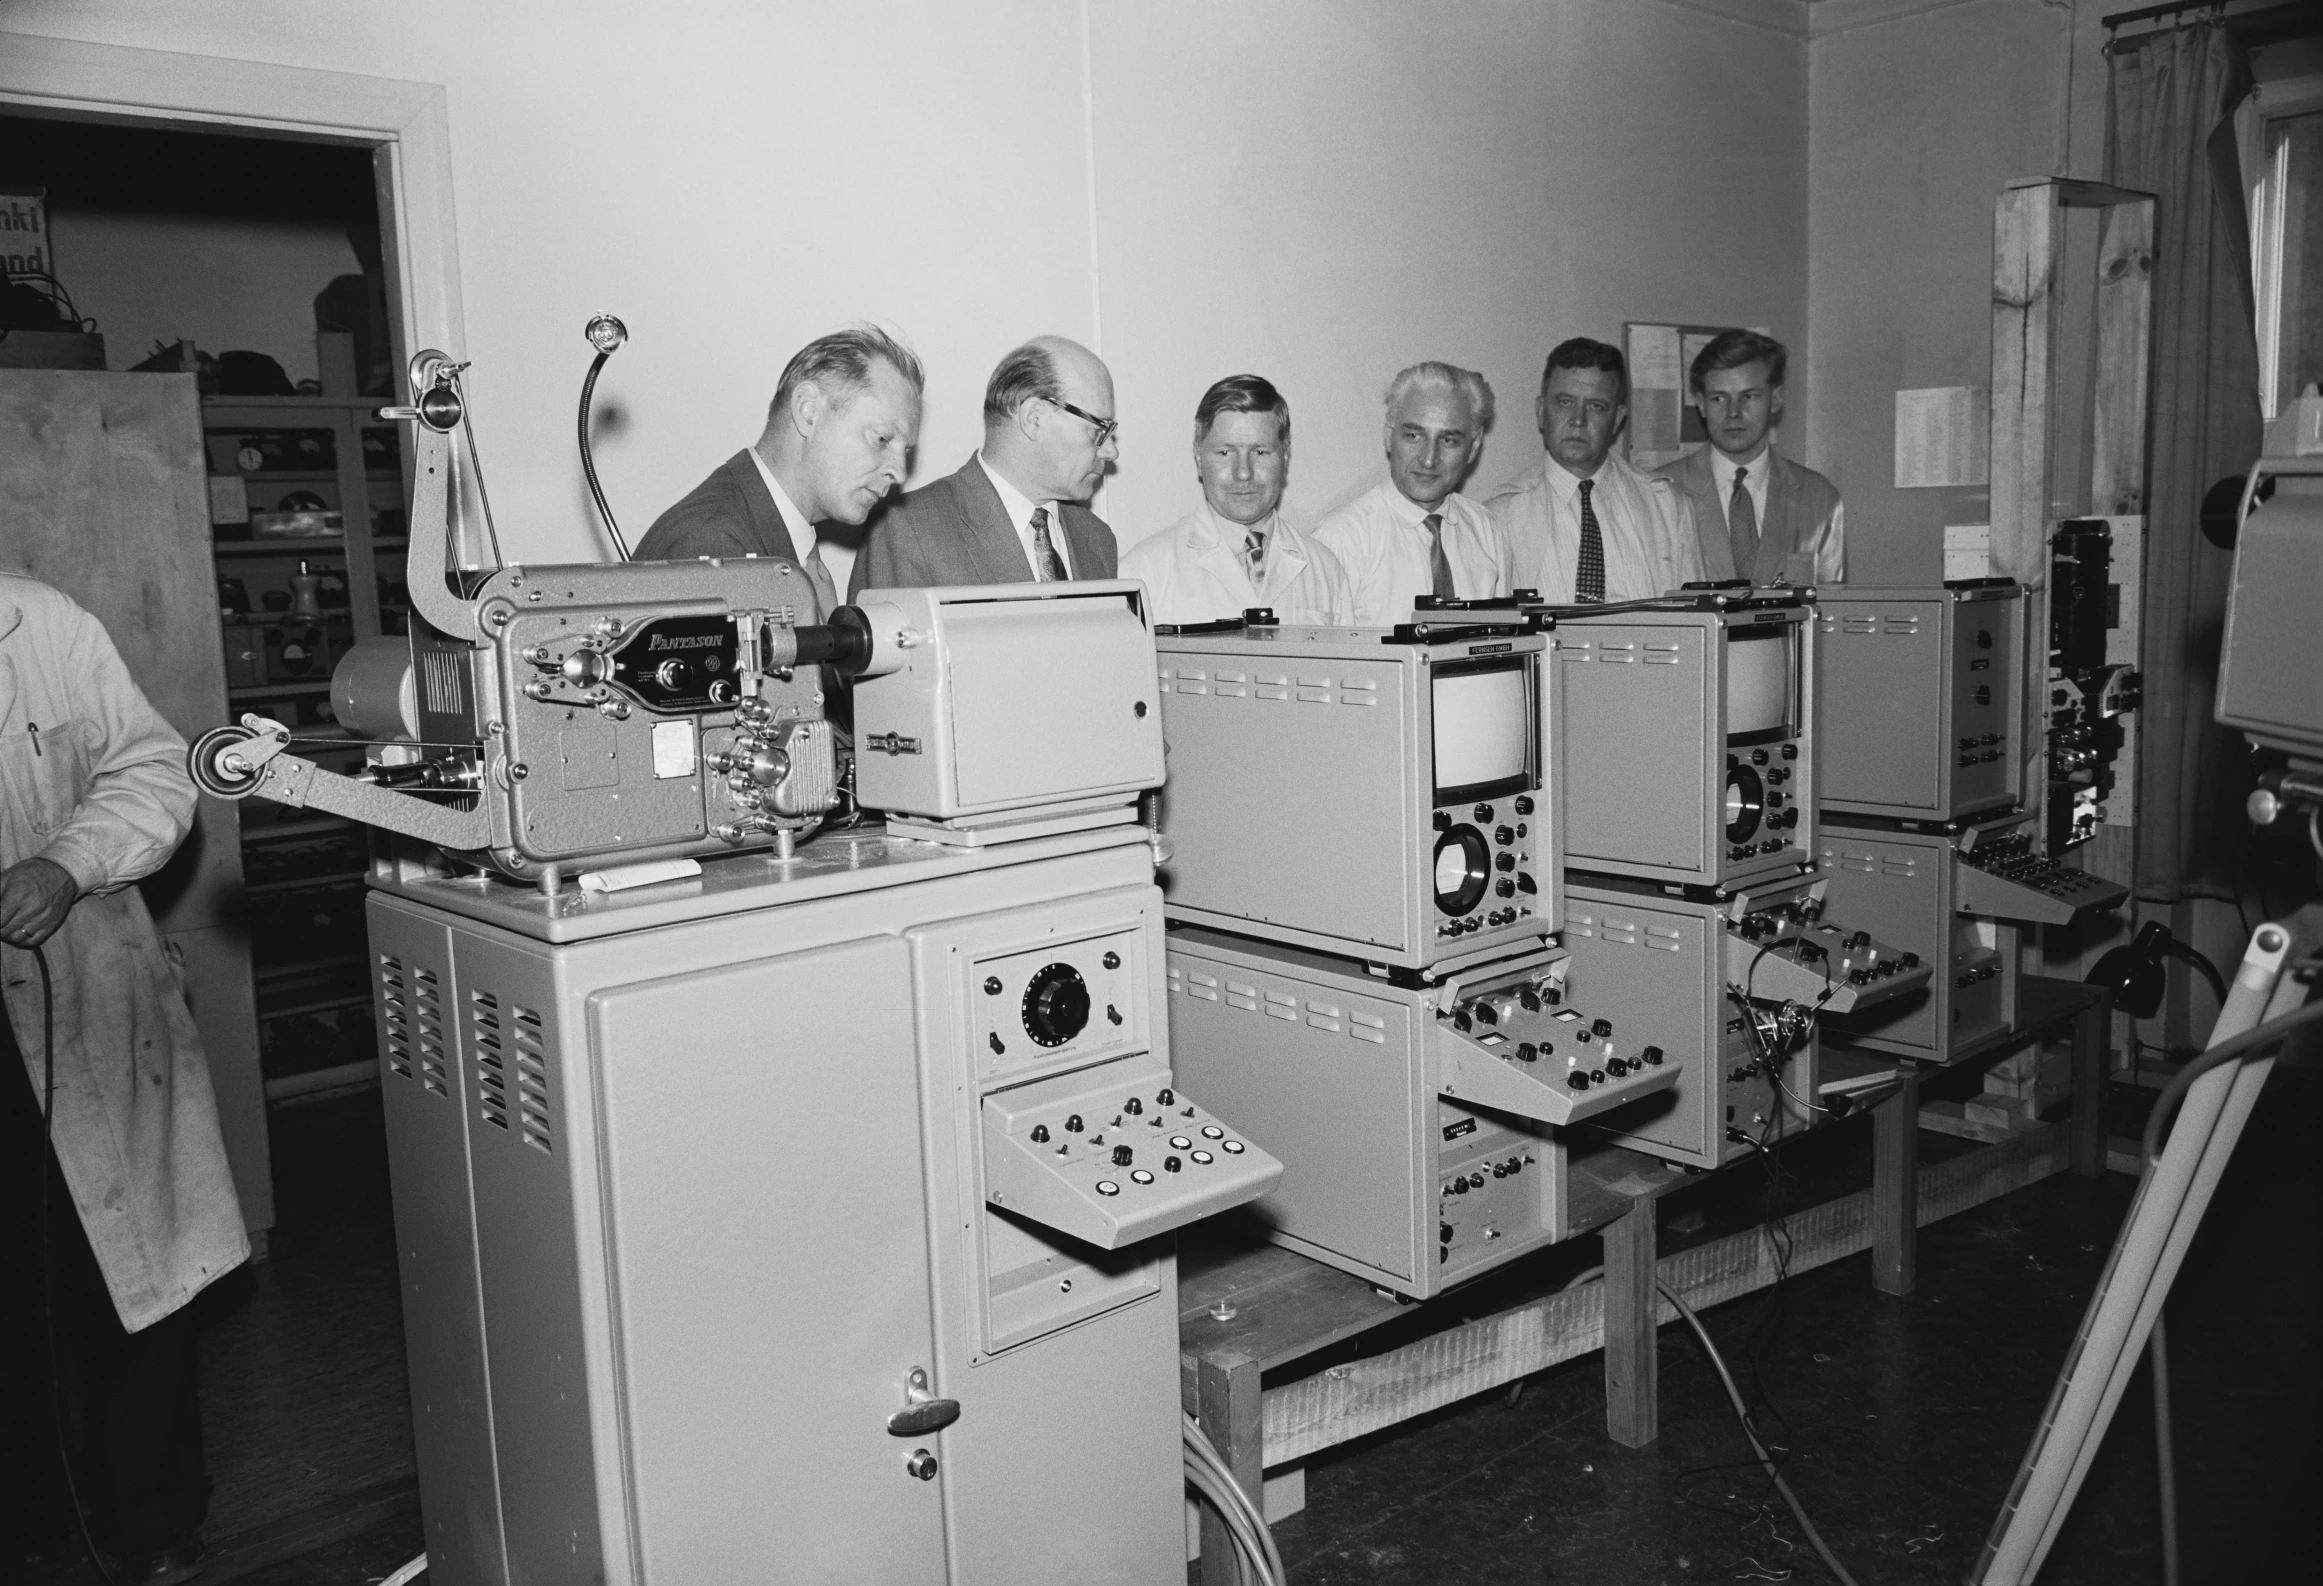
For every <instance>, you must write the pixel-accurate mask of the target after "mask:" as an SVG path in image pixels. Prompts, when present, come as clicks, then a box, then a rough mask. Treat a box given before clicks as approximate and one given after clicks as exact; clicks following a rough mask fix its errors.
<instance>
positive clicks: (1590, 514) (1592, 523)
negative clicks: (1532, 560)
mask: <svg viewBox="0 0 2323 1586" xmlns="http://www.w3.org/2000/svg"><path fill="white" fill-rule="evenodd" d="M1596 483H1597V481H1596V480H1594V479H1584V480H1582V481H1581V565H1580V566H1579V567H1578V568H1577V569H1575V571H1574V574H1573V598H1574V599H1576V600H1578V601H1581V602H1583V603H1584V604H1586V605H1592V606H1594V605H1599V604H1601V603H1603V601H1604V599H1605V533H1604V531H1603V530H1602V529H1600V528H1598V527H1597V509H1596V508H1595V507H1593V506H1591V505H1590V504H1589V491H1590V489H1591V488H1592V487H1593V486H1594V485H1595V484H1596Z"/></svg>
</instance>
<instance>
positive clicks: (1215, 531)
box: [1194, 501, 1282, 556]
mask: <svg viewBox="0 0 2323 1586" xmlns="http://www.w3.org/2000/svg"><path fill="white" fill-rule="evenodd" d="M1194 521H1195V522H1196V524H1198V525H1199V527H1200V531H1201V532H1202V533H1203V534H1206V535H1208V536H1209V538H1210V539H1211V540H1212V541H1214V542H1216V543H1217V544H1219V545H1223V546H1225V547H1226V548H1227V549H1228V550H1230V551H1232V552H1233V553H1234V554H1235V555H1236V556H1240V555H1241V554H1242V547H1243V546H1244V545H1245V544H1246V543H1248V541H1249V539H1250V531H1251V530H1252V529H1256V530H1257V531H1258V533H1259V537H1260V538H1261V539H1263V540H1264V541H1265V542H1266V547H1267V554H1268V555H1270V556H1271V555H1273V554H1274V531H1275V529H1276V527H1277V526H1278V525H1279V524H1281V522H1282V509H1281V508H1279V507H1278V508H1276V509H1275V510H1274V511H1272V512H1269V513H1268V514H1267V515H1266V516H1265V517H1263V518H1260V519H1259V520H1258V521H1257V522H1256V523H1237V522H1235V521H1234V520H1233V519H1232V518H1230V517H1227V516H1226V515H1225V514H1223V513H1221V512H1220V511H1219V510H1218V509H1217V508H1216V507H1213V506H1212V505H1210V503H1209V502H1207V501H1205V502H1203V503H1202V505H1201V508H1200V510H1199V511H1198V512H1197V513H1196V514H1195V519H1194Z"/></svg>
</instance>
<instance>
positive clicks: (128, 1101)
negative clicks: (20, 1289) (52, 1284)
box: [0, 575, 250, 1332]
mask: <svg viewBox="0 0 2323 1586" xmlns="http://www.w3.org/2000/svg"><path fill="white" fill-rule="evenodd" d="M193 810H194V786H193V782H192V779H191V778H190V777H189V776H188V775H187V774H186V768H185V740H184V739H182V738H180V737H179V736H178V735H177V733H176V732H175V731H174V730H173V729H172V728H171V727H170V725H169V723H168V722H166V721H164V720H162V718H161V716H160V714H159V713H158V712H156V711H155V710H154V708H153V706H152V705H151V704H150V703H148V702H147V700H146V698H145V696H144V694H142V693H141V692H139V690H138V687H137V685H136V684H135V683H134V682H132V681H130V678H129V672H128V669H127V668H126V667H124V666H123V665H122V664H121V656H120V653H119V652H118V651H117V650H115V649H114V647H113V642H112V640H111V639H110V638H109V637H107V635H106V633H105V630H104V627H103V626H102V625H101V624H100V623H99V622H98V621H97V619H96V618H94V617H92V616H90V615H89V614H88V613H87V612H86V611H83V610H82V609H81V608H80V607H79V606H77V605H75V604H74V603H73V602H72V601H71V600H69V599H68V598H66V597H65V596H64V595H62V594H59V593H58V592H57V591H56V590H54V589H51V588H49V587H48V586H47V585H46V584H42V583H38V582H35V581H34V580H32V579H29V578H17V577H11V576H7V575H0V869H5V868H6V867H8V866H11V865H14V864H16V863H18V862H19V861H20V860H24V859H31V858H41V859H47V860H50V861H52V862H54V863H55V864H57V865H60V866H62V867H63V868H64V870H65V871H66V872H67V873H68V874H70V875H71V876H72V878H73V880H74V881H75V882H77V883H78V884H79V886H80V889H81V893H82V896H81V898H80V901H78V902H77V903H75V904H74V905H73V907H72V911H71V912H70V913H69V914H67V915H66V916H65V921H64V924H62V925H61V926H59V927H58V928H57V931H56V934H55V935H53V936H51V937H50V938H49V939H48V940H47V942H45V943H44V944H42V946H43V951H44V952H45V953H46V955H47V958H48V966H49V973H50V976H51V979H52V981H53V984H54V1008H55V1018H56V1025H55V1051H56V1100H55V1111H54V1113H53V1114H52V1128H53V1139H54V1142H55V1147H56V1156H57V1162H58V1165H59V1166H60V1167H61V1168H62V1169H63V1170H64V1179H65V1184H66V1186H67V1187H68V1188H69V1189H70V1190H71V1191H72V1197H73V1205H74V1207H75V1208H76V1209H77V1210H78V1211H79V1213H80V1218H81V1226H82V1227H83V1228H84V1229H86V1230H87V1231H88V1236H89V1247H90V1249H92V1250H93V1251H94V1252H95V1253H96V1257H97V1265H98V1267H99V1269H100V1270H102V1271H103V1273H104V1274H105V1283H106V1287H107V1288H108V1289H110V1290H111V1292H112V1296H113V1306H114V1309H115V1310H116V1311H118V1312H119V1313H120V1316H121V1325H122V1326H123V1327H125V1328H127V1329H128V1330H129V1331H131V1332H136V1331H138V1330H139V1329H141V1328H144V1327H147V1326H150V1325H151V1324H152V1323H154V1322H157V1321H159V1320H161V1319H162V1318H163V1317H165V1316H167V1315H169V1314H170V1313H171V1312H172V1311H174V1310H176V1309H177V1308H178V1307H179V1306H181V1305H183V1304H185V1302H186V1301H187V1300H189V1299H191V1298H193V1296H194V1295H195V1294H197V1293H199V1292H200V1291H201V1290H202V1289H203V1288H204V1287H205V1286H207V1285H208V1284H209V1283H211V1282H212V1281H214V1280H215V1279H216V1278H218V1277H219V1276H221V1275H222V1274H224V1273H226V1272H229V1271H231V1270H232V1269H233V1268H234V1267H236V1266H238V1265H240V1264H241V1262H242V1261H243V1259H244V1258H245V1257H247V1256H248V1255H249V1253H250V1241H249V1237H248V1235H247V1234H245V1233H244V1231H243V1227H242V1207H241V1203H240V1201H239V1200H238V1199H237V1198H236V1196H235V1194H234V1178H233V1172H232V1170H231V1168H229V1166H228V1165H227V1161H226V1148H225V1143H224V1141H223V1140H222V1139H221V1138H220V1136H219V1133H218V1108H217V1102H216V1099H215V1097H214V1096H213V1094H212V1092H211V1089H210V1069H209V1062H208V1060H207V1058H206V1057H205V1056H204V1055H203V1052H202V1044H201V1038H200V1036H199V1035H198V1034H196V1032H195V1029H194V1020H193V1014H192V1012H191V1011H190V1010H189V1009H188V1008H187V1007H186V1002H185V994H184V991H183V989H182V988H181V987H180V985H179V983H178V979H177V975H176V972H175V971H174V970H173V969H172V968H171V967H170V964H169V961H168V959H167V958H166V957H164V956H163V953H162V947H161V939H160V937H159V936H158V935H156V934H155V932H154V929H153V919H152V917H151V916H150V915H149V914H147V913H146V910H145V900H144V898H143V897H141V896H140V895H139V894H138V892H137V889H136V888H135V887H134V886H132V885H131V883H132V882H134V881H136V880H137V879H138V878H139V877H141V876H145V875H150V874H151V873H152V872H153V871H155V870H158V869H159V868H161V865H162V864H163V862H164V861H166V860H167V859H168V858H169V856H170V855H171V854H172V853H173V852H175V851H176V849H177V845H178V844H179V842H181V841H182V840H183V839H184V837H185V834H186V830H187V828H188V826H189V825H190V824H191V822H192V819H193ZM0 984H4V985H5V987H6V990H7V999H8V1019H9V1024H10V1026H11V1027H12V1028H13V1030H14V1031H15V1035H16V1044H17V1046H18V1048H19V1049H21V1051H22V1052H23V1054H24V1067H25V1071H26V1075H27V1077H28V1078H29V1079H30V1080H31V1082H32V1086H33V1093H34V1095H35V1096H36V1097H37V1096H38V1095H39V1094H40V1093H41V1086H42V1080H43V1068H44V1063H43V1051H42V1042H43V1036H44V1021H43V1017H42V1014H43V1008H42V998H41V984H40V969H39V966H38V964H36V963H35V962H34V960H33V956H32V954H31V953H30V952H27V951H23V950H21V949H18V948H14V947H7V946H0Z"/></svg>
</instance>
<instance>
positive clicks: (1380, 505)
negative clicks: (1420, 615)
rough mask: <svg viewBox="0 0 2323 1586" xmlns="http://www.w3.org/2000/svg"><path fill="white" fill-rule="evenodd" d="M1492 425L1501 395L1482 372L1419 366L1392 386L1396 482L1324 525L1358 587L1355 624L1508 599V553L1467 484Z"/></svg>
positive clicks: (1324, 541) (1330, 547)
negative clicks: (1415, 608) (1434, 604)
mask: <svg viewBox="0 0 2323 1586" xmlns="http://www.w3.org/2000/svg"><path fill="white" fill-rule="evenodd" d="M1491 427H1492V387H1491V386H1489V385H1487V384H1485V381H1484V377H1483V376H1482V375H1480V374H1478V373H1477V372H1476V371H1475V370H1473V369H1462V368H1458V367H1456V366H1454V365H1452V364H1448V363H1436V362H1429V363H1421V364H1414V365H1412V367H1410V368H1409V369H1406V370H1404V371H1403V372H1402V373H1401V374H1399V375H1397V376H1396V377H1395V380H1394V381H1393V383H1391V384H1390V385H1389V386H1388V388H1387V425H1386V431H1385V435H1384V440H1385V443H1386V448H1387V479H1386V481H1385V482H1384V483H1382V484H1379V485H1377V486H1375V487H1374V488H1372V489H1370V490H1367V491H1365V492H1364V493H1363V494H1362V495H1360V496H1357V497H1356V498H1355V499H1354V500H1353V501H1351V502H1349V503H1348V504H1347V505H1346V506H1344V507H1341V508H1340V509H1339V510H1338V511H1337V512H1334V513H1332V514H1331V515H1330V516H1329V517H1327V518H1325V519H1324V520H1323V521H1322V522H1321V523H1319V524H1317V525H1316V526H1315V535H1314V538H1315V541H1316V543H1317V544H1319V545H1321V546H1322V547H1323V549H1325V550H1327V551H1329V552H1331V553H1332V554H1333V555H1335V556H1337V557H1338V559H1339V562H1340V564H1341V565H1342V566H1343V567H1345V568H1346V570H1347V578H1348V582H1349V583H1350V584H1351V585H1352V586H1353V590H1354V599H1355V613H1354V620H1355V622H1356V623H1358V624H1359V625H1361V626H1364V627H1388V626H1392V625H1393V624H1395V623H1399V622H1403V621H1406V620H1408V619H1409V617H1410V615H1411V609H1412V602H1413V601H1414V600H1415V599H1417V598H1418V597H1419V596H1421V595H1429V594H1434V595H1445V596H1453V597H1457V598H1459V599H1462V600H1481V599H1486V598H1489V597H1491V596H1494V595H1504V594H1506V593H1508V589H1509V583H1508V566H1509V559H1508V547H1507V542H1506V541H1505V540H1504V539H1503V538H1502V536H1501V533H1500V530H1499V529H1498V528H1496V527H1495V526H1494V524H1493V522H1492V519H1491V518H1490V517H1488V516H1487V515H1486V514H1485V511H1484V509H1483V508H1482V507H1480V506H1478V505H1477V504H1476V503H1475V502H1473V501H1471V500H1469V499H1468V498H1467V497H1466V496H1464V495H1462V494H1460V485H1461V483H1462V481H1464V480H1465V479H1467V477H1468V474H1469V472H1470V470H1472V469H1473V468H1474V467H1475V466H1476V459H1477V457H1478V456H1479V455H1480V454H1481V453H1482V452H1483V450H1484V433H1485V431H1486V430H1488V429H1490V428H1491Z"/></svg>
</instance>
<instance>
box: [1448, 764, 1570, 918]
mask: <svg viewBox="0 0 2323 1586" xmlns="http://www.w3.org/2000/svg"><path fill="white" fill-rule="evenodd" d="M1539 820H1540V809H1539V799H1538V798H1537V797H1536V796H1535V795H1533V794H1531V793H1519V794H1516V795H1515V796H1514V797H1510V798H1500V799H1480V800H1478V801H1476V802H1475V803H1473V804H1458V805H1452V806H1449V807H1447V808H1444V809H1440V810H1437V811H1436V812H1435V819H1434V825H1435V846H1434V849H1433V852H1432V854H1431V859H1430V870H1429V875H1428V886H1429V888H1430V889H1431V891H1432V893H1433V896H1434V900H1435V909H1436V936H1437V939H1438V940H1440V941H1452V940H1455V939H1457V938H1459V937H1463V936H1468V935H1472V934H1474V933H1475V932H1478V931H1486V930H1491V929H1494V928H1495V927H1498V926H1504V925H1514V924H1516V923H1518V922H1519V921H1522V920H1529V919H1532V918H1534V917H1535V915H1536V914H1539V913H1541V912H1543V910H1542V907H1541V891H1542V878H1543V875H1544V873H1545V872H1544V869H1543V866H1542V863H1541V860H1540V858H1539V855H1540V854H1541V852H1542V849H1543V846H1544V834H1543V832H1542V831H1541V829H1540V826H1539ZM1542 928H1543V929H1546V928H1547V927H1546V926H1545V925H1544V926H1543V927H1542Z"/></svg>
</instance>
